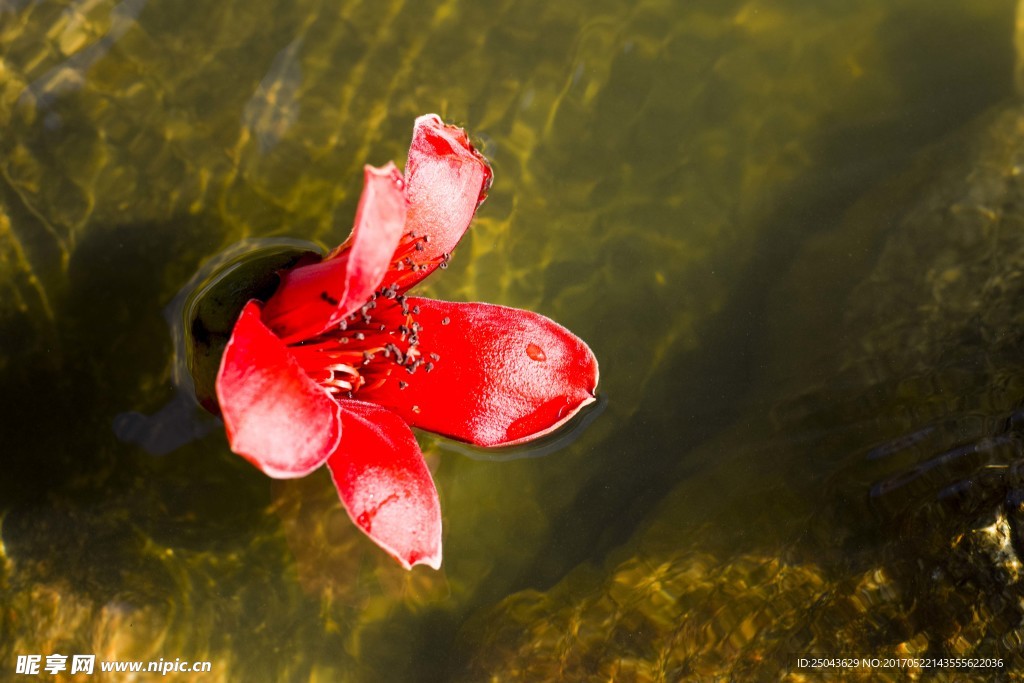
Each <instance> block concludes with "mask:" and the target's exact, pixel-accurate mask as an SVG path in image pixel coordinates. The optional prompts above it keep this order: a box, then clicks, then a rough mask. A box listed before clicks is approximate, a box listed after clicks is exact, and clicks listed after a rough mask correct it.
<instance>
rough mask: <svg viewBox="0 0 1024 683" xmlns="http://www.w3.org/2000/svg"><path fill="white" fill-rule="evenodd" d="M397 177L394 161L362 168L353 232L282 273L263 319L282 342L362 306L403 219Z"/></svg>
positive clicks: (314, 331) (313, 331)
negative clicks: (319, 257)
mask: <svg viewBox="0 0 1024 683" xmlns="http://www.w3.org/2000/svg"><path fill="white" fill-rule="evenodd" d="M403 186H404V185H403V182H402V176H401V174H400V173H399V172H398V169H397V168H396V167H395V165H394V164H393V163H389V164H387V165H386V166H383V167H381V168H374V167H373V166H367V167H366V168H365V176H364V185H363V194H362V197H361V198H360V200H359V208H358V209H357V210H356V219H355V224H354V227H353V228H352V234H351V235H350V236H349V238H348V239H347V240H346V241H345V244H344V245H342V247H339V248H338V249H337V250H335V251H334V252H333V253H332V254H331V255H330V256H329V257H328V258H326V259H324V260H323V261H321V262H320V263H315V264H313V265H309V266H302V267H300V268H294V269H292V270H290V271H286V272H285V273H283V274H282V275H281V286H280V287H278V289H277V291H276V292H274V295H273V296H272V297H270V299H269V300H268V301H267V304H266V306H265V307H264V309H263V321H264V322H265V323H266V324H267V326H268V327H270V329H272V330H273V331H274V332H275V334H277V335H278V336H279V337H281V338H282V339H283V340H284V341H285V342H286V343H292V342H295V341H298V340H300V339H307V338H309V337H313V336H316V335H317V334H320V333H321V332H323V331H325V330H327V329H328V328H330V327H332V326H333V325H336V324H338V323H339V322H341V320H342V319H343V318H345V316H347V315H349V314H350V313H352V312H354V311H356V310H357V309H358V308H359V307H360V306H362V305H363V304H365V303H366V302H367V300H368V299H369V298H370V296H371V295H372V294H373V292H374V290H375V289H376V288H377V285H379V284H380V282H381V279H382V278H383V277H384V273H385V272H386V271H387V269H388V266H389V265H390V263H391V258H392V255H393V254H394V252H395V249H396V248H397V246H398V242H399V239H400V238H401V236H402V230H403V229H404V226H405V222H406V201H405V195H404V193H403Z"/></svg>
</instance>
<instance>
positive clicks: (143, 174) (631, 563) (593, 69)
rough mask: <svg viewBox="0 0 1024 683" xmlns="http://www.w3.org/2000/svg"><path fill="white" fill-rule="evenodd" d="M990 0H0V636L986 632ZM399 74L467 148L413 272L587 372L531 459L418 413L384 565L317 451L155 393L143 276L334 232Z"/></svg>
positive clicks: (160, 354)
mask: <svg viewBox="0 0 1024 683" xmlns="http://www.w3.org/2000/svg"><path fill="white" fill-rule="evenodd" d="M1014 10H1015V8H1014V2H1013V1H1012V0H977V1H972V2H966V1H954V0H944V1H943V2H933V1H928V2H926V1H925V0H896V1H895V2H893V1H892V0H886V1H884V2H883V1H881V0H872V1H869V2H865V3H854V4H851V3H839V2H809V1H802V0H787V1H784V2H771V3H769V2H762V1H760V0H727V1H725V2H720V1H716V2H695V3H675V4H672V3H669V4H666V3H661V2H657V1H655V0H651V1H647V0H641V1H640V2H634V1H629V2H626V1H625V0H601V1H600V2H596V3H580V2H568V3H542V2H539V1H534V0H527V1H526V2H522V1H517V2H500V3H496V4H483V3H470V2H464V1H462V0H443V1H438V2H425V3H401V2H383V3H381V2H372V3H370V2H365V3H364V2H358V1H355V0H353V1H351V2H350V1H346V2H342V3H322V2H320V1H319V0H295V1H294V2H292V1H289V2H284V1H283V0H260V1H259V2H255V3H253V2H248V1H246V2H242V0H225V1H224V2H218V3H200V4H195V3H186V4H182V3H175V2H170V1H168V0H146V1H145V2H136V1H135V0H124V1H123V2H121V3H118V2H114V1H112V0H95V2H78V1H77V0H76V1H72V0H40V1H38V2H14V3H4V4H3V5H2V11H0V71H2V73H3V78H2V79H0V126H2V127H3V130H4V131H5V134H4V136H2V137H0V415H2V416H3V421H2V423H0V424H2V430H3V437H4V445H5V454H4V464H5V476H4V477H3V478H2V479H0V533H2V539H3V564H2V565H0V600H2V603H3V607H4V609H2V610H0V622H2V623H0V629H2V630H0V632H2V633H4V634H16V635H15V636H8V637H5V638H3V639H0V667H6V666H9V665H10V666H13V661H14V657H15V655H16V654H23V653H30V652H41V653H44V654H45V653H51V652H63V651H65V650H75V651H81V652H95V653H96V654H97V655H99V656H101V657H102V656H109V657H110V658H139V659H157V658H160V657H163V658H165V659H167V658H170V659H174V658H175V657H182V658H186V657H188V658H192V659H209V660H211V661H212V662H213V665H214V672H213V673H212V674H208V675H206V676H205V677H203V678H202V679H201V680H331V681H336V680H379V679H381V678H389V679H398V680H416V679H421V680H431V679H433V680H443V679H449V678H453V677H456V676H457V675H461V674H466V673H467V672H468V675H469V677H470V678H471V679H473V678H479V677H483V676H484V675H486V674H488V673H489V672H495V673H497V672H506V673H507V674H508V675H510V676H512V675H513V674H514V673H515V672H516V671H519V672H524V671H535V672H546V673H551V672H556V673H557V672H563V673H568V672H571V673H573V674H578V677H580V678H586V677H588V676H593V677H601V676H604V677H605V678H607V677H609V676H613V675H615V673H616V672H618V673H619V674H620V675H621V677H623V678H628V677H631V676H632V677H635V678H638V679H644V678H651V677H657V676H658V675H662V676H664V677H665V678H668V679H679V678H686V676H687V675H688V674H693V675H700V674H704V675H706V676H709V677H710V676H712V675H715V674H721V675H726V676H727V675H729V674H732V675H734V676H735V677H741V678H742V677H745V676H747V675H748V674H750V675H756V672H758V671H762V672H775V673H780V672H785V671H787V670H789V669H790V668H791V667H792V666H793V664H792V663H791V662H790V661H789V657H790V655H791V654H792V653H791V651H790V650H787V648H788V647H793V646H792V645H791V643H792V642H793V640H792V639H793V638H796V639H798V640H799V642H800V644H801V647H807V648H808V649H814V648H815V647H819V648H822V649H823V652H824V649H825V648H827V647H833V648H840V649H841V648H846V647H848V648H850V649H851V654H853V652H852V649H854V648H856V649H857V652H856V654H872V653H875V652H877V653H879V654H881V653H885V652H892V653H896V652H902V653H918V652H929V653H933V654H937V653H976V654H986V653H989V652H999V653H1006V652H1009V651H1010V650H1011V649H1012V647H1013V645H1014V643H1016V642H1017V641H1018V640H1019V638H1018V633H1017V630H1015V629H1016V628H1017V626H1016V624H1018V623H1020V619H1019V617H1020V616H1021V615H1019V614H1017V612H1018V611H1019V609H1018V608H1017V607H1016V606H1015V605H1017V604H1018V603H1019V600H1018V599H1017V598H1018V596H1017V591H1018V588H1017V585H1018V584H1017V583H1016V581H1017V579H1016V578H1015V577H1016V576H1017V575H1016V574H1015V573H1014V571H1015V570H1014V566H1015V565H1014V561H1015V557H1016V555H1015V553H1016V550H1015V549H1016V548H1017V547H1018V546H1020V545H1022V544H1021V542H1020V538H1024V536H1021V534H1020V533H1019V531H1018V529H1019V528H1020V527H1019V524H1020V523H1021V520H1020V505H1019V503H1018V501H1019V500H1020V496H1019V495H1018V493H1017V490H1018V482H1017V475H1016V474H1015V471H1014V469H1013V467H1012V465H1013V462H1014V461H1015V460H1016V459H1017V451H1016V446H1015V445H1014V444H1016V442H1017V441H1018V440H1019V439H1018V436H1017V433H1018V429H1017V427H1016V426H1014V424H1011V423H1012V422H1013V421H1012V419H1010V418H1008V416H1010V415H1012V414H1014V411H1015V410H1016V408H1017V406H1016V403H1017V402H1018V401H1019V400H1020V396H1021V395H1024V391H1022V389H1024V387H1022V383H1021V382H1020V380H1019V379H1018V376H1019V373H1018V368H1019V362H1018V360H1019V353H1018V351H1017V349H1018V346H1019V345H1018V344H1017V340H1018V338H1019V332H1018V330H1020V329H1022V327H1021V323H1024V321H1020V320H1018V319H1017V317H1016V312H1015V311H1016V308H1017V306H1016V301H1018V300H1019V297H1018V296H1017V294H1019V292H1018V287H1019V284H1020V278H1019V277H1018V275H1017V273H1018V272H1020V268H1019V267H1018V266H1019V265H1020V263H1019V261H1020V259H1019V258H1018V256H1019V254H1020V253H1021V250H1020V245H1019V244H1018V242H1019V238H1018V236H1019V235H1020V234H1024V233H1021V231H1020V230H1019V227H1020V226H1019V218H1018V217H1017V216H1018V211H1017V209H1016V207H1017V206H1019V205H1020V203H1019V201H1018V199H1019V198H1018V195H1017V194H1016V192H1017V183H1018V180H1017V178H1018V177H1019V174H1018V173H1017V172H1016V170H1015V169H1019V167H1020V165H1021V163H1022V162H1021V159H1020V158H1019V156H1018V154H1017V150H1018V148H1019V144H1018V143H1019V134H1018V133H1017V130H1018V129H1019V127H1020V126H1019V121H1020V120H1021V117H1020V112H1019V110H1018V108H1016V107H1013V106H1002V107H1000V106H998V103H999V102H1005V101H1008V100H1009V99H1010V98H1011V97H1012V96H1013V93H1012V91H1011V88H1012V82H1013V77H1012V75H1013V71H1014V65H1015V56H1014V53H1013V45H1014V42H1013V27H1014ZM427 111H437V112H438V113H440V114H441V115H442V116H444V118H445V119H446V120H452V121H454V122H458V123H460V124H462V125H464V126H466V128H467V129H468V130H469V131H470V132H471V133H472V134H473V135H475V136H478V139H479V140H483V141H484V142H485V144H484V148H485V150H486V151H487V153H488V154H489V156H490V157H491V158H492V160H493V162H494V170H495V185H494V187H493V189H492V191H491V194H490V197H489V199H488V201H487V203H486V204H485V205H484V206H483V208H482V210H481V213H480V215H479V217H478V219H477V221H476V224H475V227H474V228H473V229H472V231H471V234H470V236H469V237H468V238H467V240H466V241H465V242H464V244H463V245H462V246H461V247H460V249H459V250H458V251H457V252H456V254H455V258H454V260H453V262H452V270H454V271H458V272H457V273H456V274H454V275H453V276H451V277H447V278H444V279H443V280H438V281H436V282H431V283H430V284H429V285H428V287H429V288H430V292H429V294H430V295H433V296H437V297H440V298H451V299H457V300H485V301H493V302H496V303H502V304H507V305H512V306H519V307H525V308H530V309H533V310H537V311H539V312H541V313H545V314H547V315H550V316H552V317H554V318H556V319H558V320H559V321H561V322H563V323H565V324H566V325H567V327H569V328H571V329H573V330H574V331H575V332H577V333H579V334H580V336H581V337H583V338H584V339H586V340H587V341H588V342H589V343H590V344H591V345H592V346H593V348H594V349H595V352H596V353H597V355H598V357H600V358H601V359H602V370H603V373H602V388H603V390H604V391H605V392H606V395H607V397H608V399H607V403H606V404H602V405H601V406H599V410H597V411H594V412H592V413H590V414H588V415H586V416H583V418H582V420H581V424H582V423H583V422H586V421H587V420H588V419H593V418H594V417H597V416H598V415H599V419H594V420H593V423H592V424H590V425H589V428H588V429H587V430H586V431H585V432H582V433H580V434H577V433H575V432H569V433H568V434H567V435H556V437H555V439H556V440H555V441H553V442H552V443H551V444H549V445H547V446H545V448H548V447H550V448H551V449H554V448H556V447H557V449H558V450H554V451H553V452H550V453H548V452H547V451H545V455H546V457H543V458H537V457H519V456H521V455H528V454H523V453H516V454H513V455H514V456H515V457H514V458H512V459H508V458H507V457H506V454H501V453H499V454H497V455H492V456H489V459H485V460H478V459H474V458H473V457H463V455H462V454H458V453H452V452H451V449H452V447H451V445H450V444H444V443H440V442H438V441H435V440H434V439H432V438H431V437H427V436H424V437H422V440H423V446H424V450H425V452H426V453H427V455H428V460H429V461H430V464H431V468H432V470H433V471H434V475H435V479H436V481H437V484H438V488H439V492H440V495H441V497H442V508H443V510H444V514H445V520H444V524H445V530H446V531H445V534H446V535H445V539H444V542H445V555H446V559H445V565H444V567H443V569H442V571H441V572H438V573H431V572H426V571H414V572H412V573H406V572H403V571H402V570H400V569H399V568H397V567H392V566H391V562H390V560H388V559H387V558H386V557H385V558H382V557H380V556H381V553H378V552H376V551H375V549H374V548H372V547H368V544H367V543H366V541H365V540H364V539H362V538H361V537H360V536H359V534H358V532H354V531H353V530H352V526H351V525H350V524H348V523H347V521H346V520H344V519H343V518H342V517H343V512H341V511H340V510H339V508H338V506H337V504H336V500H335V497H334V496H335V494H334V492H333V487H332V486H331V484H330V482H329V481H328V480H326V479H325V478H324V477H316V476H314V477H310V478H308V479H307V480H303V481H301V482H284V483H281V484H274V485H273V486H272V485H271V484H270V483H269V482H267V481H266V480H265V479H264V478H263V477H262V476H260V475H259V473H258V472H255V471H253V468H251V467H249V466H248V465H247V464H246V463H244V462H242V461H241V459H239V458H237V457H234V456H232V455H231V454H230V453H229V452H228V450H227V446H226V444H225V443H224V439H223V436H222V434H221V433H220V431H219V430H216V429H215V430H212V431H209V432H206V431H204V429H203V427H202V425H200V424H197V423H196V422H194V421H192V419H191V417H190V416H191V415H192V413H191V412H190V411H192V410H193V406H192V405H191V404H190V405H186V403H188V401H184V399H182V398H180V397H181V396H183V395H187V392H185V393H184V394H183V393H182V392H183V391H184V384H183V382H182V379H181V377H182V374H181V370H180V367H179V365H178V364H177V361H176V360H175V359H176V358H177V359H181V358H189V356H188V354H187V353H186V354H182V353H181V349H180V347H176V346H175V343H176V342H175V341H174V340H172V337H171V336H169V335H168V333H167V326H166V322H165V320H164V319H163V317H162V315H161V312H162V311H164V310H168V308H167V307H168V306H169V305H170V306H171V307H172V308H173V307H174V306H176V304H174V303H173V302H174V301H176V299H175V294H176V292H179V291H183V289H182V288H183V287H185V286H186V285H187V284H188V282H189V279H190V277H192V275H193V273H195V272H196V270H197V269H199V268H200V267H201V265H202V264H203V263H208V262H210V259H211V258H213V257H214V256H215V255H216V254H218V253H221V252H223V250H225V249H226V248H228V247H229V246H230V245H232V244H235V243H239V242H240V241H241V240H243V239H256V240H265V239H268V238H278V237H281V236H285V235H287V236H292V237H295V238H297V239H302V240H313V241H315V242H317V243H320V244H336V243H338V242H339V241H340V239H341V238H342V237H344V235H345V234H346V233H347V231H348V229H349V226H350V224H351V221H350V217H351V215H352V213H353V211H354V206H355V201H356V198H357V194H358V189H359V182H358V181H359V178H361V173H360V169H361V168H362V165H363V164H365V163H375V164H379V163H382V162H383V161H386V160H388V159H392V158H401V157H402V156H403V155H404V151H405V146H406V145H407V143H408V130H409V126H410V124H411V122H412V120H413V119H414V117H415V116H417V115H418V114H421V113H423V112H427ZM985 111H989V112H990V113H988V114H986V115H984V116H982V117H981V118H980V119H978V121H977V123H975V124H973V127H971V128H967V129H965V131H964V132H962V133H959V134H956V135H953V136H952V137H947V136H948V135H949V134H951V132H952V131H954V130H957V129H961V128H963V127H964V126H966V125H967V124H968V121H970V120H971V119H974V118H975V117H977V116H979V115H980V114H981V113H982V112H985ZM933 143H936V144H937V146H936V147H934V148H932V149H931V151H923V150H925V148H926V146H928V145H930V144H933ZM912 159H917V161H911V160H912ZM908 164H909V168H910V171H909V172H907V173H898V172H899V171H901V170H902V169H903V168H904V167H906V166H907V165H908ZM894 174H895V175H894ZM890 178H896V179H895V180H891V179H890ZM871 188H876V189H871ZM862 197H863V199H860V198H862ZM296 246H297V245H296ZM299 248H304V247H299ZM169 302H171V303H170V304H169ZM225 310H226V309H225ZM211 313H212V312H211ZM222 314H223V316H224V317H226V318H227V322H225V321H224V320H215V319H214V318H209V319H208V318H205V317H203V318H202V319H203V320H204V321H206V323H204V326H203V327H202V329H205V330H208V331H214V332H216V331H217V330H220V329H221V328H222V327H223V326H224V325H229V324H230V315H228V314H226V313H223V311H222ZM201 317H202V316H201ZM188 329H189V330H191V328H188ZM216 336H217V335H216V334H214V335H210V336H209V338H210V339H214V338H216ZM205 338H206V337H204V339H205ZM178 341H179V342H180V338H179V339H178ZM215 357H216V348H215V344H209V345H208V347H207V348H205V349H203V350H201V351H200V352H199V353H195V354H193V355H192V356H191V357H190V358H191V361H192V362H195V363H201V362H203V361H204V360H205V361H207V362H209V361H210V359H212V358H215ZM199 374H200V375H201V374H202V373H199ZM195 390H196V392H195V393H197V394H198V395H199V398H200V400H201V399H202V397H203V395H204V388H203V387H201V386H196V387H195ZM208 390H209V388H208V387H207V388H206V389H205V391H208ZM176 397H179V398H176ZM182 401H184V402H182ZM161 411H164V412H161ZM119 414H121V415H123V414H128V415H132V414H134V416H133V417H129V418H125V417H122V418H121V421H120V422H119V423H118V424H119V426H120V432H119V433H120V435H121V436H122V437H126V438H127V441H129V442H133V443H126V442H125V441H122V440H119V439H118V438H117V435H115V434H114V433H113V432H112V431H111V425H113V424H115V418H116V416H118V415H119ZM142 416H151V418H143V417H142ZM152 416H156V417H152ZM164 418H169V419H164ZM179 418H185V419H184V420H179ZM126 419H127V422H125V420H126ZM563 438H564V439H565V441H564V442H563V441H562V440H560V439H563ZM139 444H141V446H140V445H139ZM171 446H180V447H178V448H177V449H176V450H173V451H172V452H170V453H168V454H167V455H166V456H165V457H161V458H152V457H150V456H149V454H148V453H147V452H146V447H148V448H150V449H152V450H157V451H159V450H169V449H170V447H171ZM869 454H874V457H868V455H869ZM880 454H884V456H882V455H880ZM494 459H507V461H506V462H493V460H494ZM236 461H237V462H236ZM1000 468H1002V469H1000ZM996 470H998V471H999V472H1000V473H1001V474H1000V476H998V477H989V476H987V473H989V472H991V471H996ZM972 482H976V483H977V486H975V485H974V483H972ZM872 486H876V487H878V486H881V487H882V489H884V490H885V491H886V492H887V494H886V495H878V496H875V497H874V498H872V497H871V496H870V495H869V493H870V491H871V490H872ZM876 491H877V489H876ZM940 492H945V493H944V494H943V495H939V494H940ZM889 494H891V495H889ZM339 514H340V515H341V517H339ZM812 603H814V604H821V605H822V609H821V610H820V612H818V613H815V614H813V615H808V614H807V613H806V610H805V609H803V607H801V606H805V605H807V604H812ZM687 615H690V616H687ZM705 617H706V618H705ZM1014 619H1017V620H1016V621H1014ZM133 624H134V626H133ZM513 625H514V627H515V628H513ZM460 633H461V635H460ZM562 633H565V634H568V635H567V636H566V638H565V639H559V634H562ZM829 634H831V636H829ZM829 637H831V640H829V639H828V638H829ZM825 653H827V652H825ZM559 657H560V658H561V659H558V658H559ZM573 657H577V658H576V659H573ZM510 662H511V664H510ZM517 662H518V663H517ZM616 667H617V668H616ZM197 680H198V679H197Z"/></svg>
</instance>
